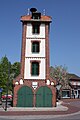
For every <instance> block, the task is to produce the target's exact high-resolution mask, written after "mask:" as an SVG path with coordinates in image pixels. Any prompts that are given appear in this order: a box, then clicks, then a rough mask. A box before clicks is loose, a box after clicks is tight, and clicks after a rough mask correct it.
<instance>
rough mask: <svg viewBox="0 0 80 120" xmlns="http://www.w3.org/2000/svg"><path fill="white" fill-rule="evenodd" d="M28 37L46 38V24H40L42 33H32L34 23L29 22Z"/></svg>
mask: <svg viewBox="0 0 80 120" xmlns="http://www.w3.org/2000/svg"><path fill="white" fill-rule="evenodd" d="M26 37H27V38H45V24H41V25H40V33H39V34H32V24H31V23H28V24H27V32H26Z"/></svg>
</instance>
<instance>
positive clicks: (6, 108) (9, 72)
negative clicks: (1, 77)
mask: <svg viewBox="0 0 80 120" xmlns="http://www.w3.org/2000/svg"><path fill="white" fill-rule="evenodd" d="M9 77H10V63H9V62H8V80H7V86H6V87H7V88H6V103H5V111H7V102H8V87H9Z"/></svg>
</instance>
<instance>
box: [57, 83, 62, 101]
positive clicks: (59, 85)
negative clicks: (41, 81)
mask: <svg viewBox="0 0 80 120" xmlns="http://www.w3.org/2000/svg"><path fill="white" fill-rule="evenodd" d="M60 88H61V84H59V83H58V84H57V85H56V89H57V99H59V91H60Z"/></svg>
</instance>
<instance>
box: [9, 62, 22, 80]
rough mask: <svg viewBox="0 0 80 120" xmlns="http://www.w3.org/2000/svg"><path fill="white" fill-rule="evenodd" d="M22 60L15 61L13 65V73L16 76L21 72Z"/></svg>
mask: <svg viewBox="0 0 80 120" xmlns="http://www.w3.org/2000/svg"><path fill="white" fill-rule="evenodd" d="M20 66H21V64H20V62H15V63H14V64H12V65H11V74H12V75H13V76H14V77H13V78H16V77H17V76H18V75H19V74H20Z"/></svg>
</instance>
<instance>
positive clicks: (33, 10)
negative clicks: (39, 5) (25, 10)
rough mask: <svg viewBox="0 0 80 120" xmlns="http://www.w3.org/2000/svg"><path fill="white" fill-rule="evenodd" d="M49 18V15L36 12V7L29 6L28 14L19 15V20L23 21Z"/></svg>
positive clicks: (48, 20)
mask: <svg viewBox="0 0 80 120" xmlns="http://www.w3.org/2000/svg"><path fill="white" fill-rule="evenodd" d="M51 19H52V18H51V17H50V16H46V15H41V13H40V12H38V11H37V9H36V8H31V9H30V14H29V15H24V16H21V21H22V22H25V21H26V22H33V21H37V22H51Z"/></svg>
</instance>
